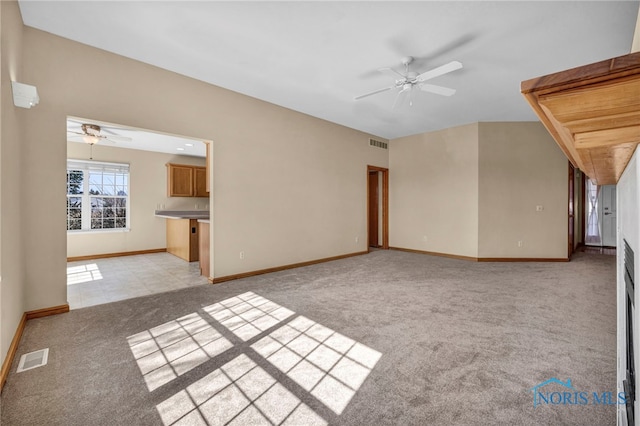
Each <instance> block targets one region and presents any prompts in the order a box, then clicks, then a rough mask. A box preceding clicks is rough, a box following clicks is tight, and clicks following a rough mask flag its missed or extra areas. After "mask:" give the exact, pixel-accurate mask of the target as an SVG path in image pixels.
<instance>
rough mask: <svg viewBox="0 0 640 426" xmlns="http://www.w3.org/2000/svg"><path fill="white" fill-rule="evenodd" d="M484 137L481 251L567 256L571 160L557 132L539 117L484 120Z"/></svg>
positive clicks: (499, 254)
mask: <svg viewBox="0 0 640 426" xmlns="http://www.w3.org/2000/svg"><path fill="white" fill-rule="evenodd" d="M479 140H480V151H479V152H480V154H479V164H480V166H479V192H480V195H479V199H480V203H479V206H478V216H479V227H478V228H479V233H478V235H479V237H478V239H479V245H478V256H479V257H498V258H501V257H521V258H530V257H534V258H566V257H567V248H568V242H567V236H568V231H567V229H568V228H567V223H568V222H567V208H568V167H569V166H568V161H567V159H566V157H565V156H564V154H563V153H562V151H560V148H558V146H557V144H556V143H555V141H554V140H553V138H552V137H551V136H550V135H549V133H548V132H547V131H546V129H545V128H544V126H543V125H542V124H541V123H538V122H521V123H480V125H479ZM538 205H540V206H542V207H543V210H542V211H536V206H538ZM518 241H522V244H523V245H522V247H518Z"/></svg>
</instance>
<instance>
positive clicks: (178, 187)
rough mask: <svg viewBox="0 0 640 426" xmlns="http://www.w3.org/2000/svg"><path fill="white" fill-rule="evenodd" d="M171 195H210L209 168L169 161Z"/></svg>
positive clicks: (169, 190) (168, 180) (168, 188)
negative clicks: (208, 186) (208, 187)
mask: <svg viewBox="0 0 640 426" xmlns="http://www.w3.org/2000/svg"><path fill="white" fill-rule="evenodd" d="M167 194H168V196H169V197H208V196H209V192H208V191H207V168H206V167H200V166H190V165H186V164H173V163H167Z"/></svg>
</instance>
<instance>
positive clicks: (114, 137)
mask: <svg viewBox="0 0 640 426" xmlns="http://www.w3.org/2000/svg"><path fill="white" fill-rule="evenodd" d="M100 137H101V138H103V139H108V140H111V141H113V142H131V141H132V140H133V139H132V138H130V137H127V136H119V135H101V136H100Z"/></svg>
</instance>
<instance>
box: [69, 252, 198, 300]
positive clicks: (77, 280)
mask: <svg viewBox="0 0 640 426" xmlns="http://www.w3.org/2000/svg"><path fill="white" fill-rule="evenodd" d="M207 283H208V281H207V278H206V277H203V276H201V275H200V267H199V264H198V262H190V263H189V262H186V261H184V260H182V259H180V258H178V257H176V256H174V255H172V254H169V253H153V254H142V255H137V256H123V257H112V258H106V259H94V260H84V261H77V262H69V263H67V300H68V302H69V307H70V308H71V309H78V308H84V307H87V306H94V305H101V304H103V303H109V302H115V301H117V300H124V299H131V298H133V297H138V296H146V295H149V294H155V293H162V292H165V291H170V290H177V289H181V288H186V287H191V286H195V285H203V284H207Z"/></svg>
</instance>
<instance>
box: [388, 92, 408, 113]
mask: <svg viewBox="0 0 640 426" xmlns="http://www.w3.org/2000/svg"><path fill="white" fill-rule="evenodd" d="M410 90H411V87H409V88H406V87H405V88H403V89H402V90H401V91H399V92H398V95H397V96H396V100H395V101H393V105H392V106H391V109H395V107H396V105H399V103H398V101H399V100H400V98H402V101H403V102H404V98H406V97H407V95H406V93H407V92H409V91H410ZM403 102H400V103H403Z"/></svg>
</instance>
